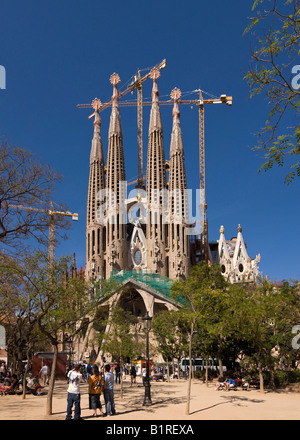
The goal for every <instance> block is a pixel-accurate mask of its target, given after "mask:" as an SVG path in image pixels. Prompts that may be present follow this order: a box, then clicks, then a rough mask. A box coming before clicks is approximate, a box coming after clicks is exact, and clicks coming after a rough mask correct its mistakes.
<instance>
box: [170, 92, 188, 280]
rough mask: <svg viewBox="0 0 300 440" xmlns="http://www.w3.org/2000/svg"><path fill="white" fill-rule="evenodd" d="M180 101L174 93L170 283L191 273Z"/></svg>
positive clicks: (171, 158)
mask: <svg viewBox="0 0 300 440" xmlns="http://www.w3.org/2000/svg"><path fill="white" fill-rule="evenodd" d="M180 97H181V92H180V90H179V89H177V88H175V89H173V90H172V93H171V98H172V99H173V101H174V107H173V128H172V134H171V145H170V160H169V211H170V221H169V277H170V278H171V279H175V278H178V277H180V278H186V277H187V276H188V275H189V269H190V240H189V238H190V237H189V236H188V235H186V228H187V226H188V200H187V194H186V189H187V185H186V174H185V163H184V149H183V142H182V133H181V126H180V112H179V106H178V101H179V99H180Z"/></svg>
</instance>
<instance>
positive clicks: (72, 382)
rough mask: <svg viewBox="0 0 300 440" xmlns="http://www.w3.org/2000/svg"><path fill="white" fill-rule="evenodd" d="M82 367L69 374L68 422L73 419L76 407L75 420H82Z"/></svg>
mask: <svg viewBox="0 0 300 440" xmlns="http://www.w3.org/2000/svg"><path fill="white" fill-rule="evenodd" d="M80 371H81V365H80V364H78V365H76V366H75V368H74V369H73V370H71V371H69V373H68V380H69V386H68V399H67V402H68V406H67V416H66V420H71V419H72V408H73V405H75V412H74V420H80V419H81V417H80V416H81V408H80V382H82V374H81V372H80Z"/></svg>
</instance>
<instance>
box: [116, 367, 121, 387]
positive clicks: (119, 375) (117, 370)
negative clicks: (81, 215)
mask: <svg viewBox="0 0 300 440" xmlns="http://www.w3.org/2000/svg"><path fill="white" fill-rule="evenodd" d="M115 373H116V383H117V382H118V379H119V383H121V370H120V365H119V364H117V365H116V368H115Z"/></svg>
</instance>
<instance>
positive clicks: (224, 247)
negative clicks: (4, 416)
mask: <svg viewBox="0 0 300 440" xmlns="http://www.w3.org/2000/svg"><path fill="white" fill-rule="evenodd" d="M150 77H151V79H152V81H153V87H152V104H151V111H150V121H149V131H148V150H147V170H146V182H145V186H143V185H140V186H138V188H137V191H136V195H135V196H134V197H131V198H127V183H126V172H125V156H124V145H123V134H122V126H121V117H120V111H119V92H118V84H119V82H120V79H119V76H118V75H117V74H113V75H112V76H111V78H110V82H111V84H112V87H113V93H112V105H111V115H110V124H109V132H108V149H107V158H106V161H105V159H104V154H103V144H102V137H101V118H100V114H99V113H100V112H99V108H100V102H99V101H98V100H97V99H95V100H94V102H93V104H94V105H93V106H94V110H95V112H94V118H95V119H94V135H93V139H92V146H91V152H90V172H89V183H88V197H87V223H86V267H85V278H86V279H94V280H97V279H100V278H101V279H109V278H110V277H111V276H116V277H117V278H118V280H119V282H120V286H121V287H120V288H119V289H118V290H117V291H116V292H114V293H113V294H112V296H111V297H110V298H109V299H107V300H105V301H104V303H103V307H108V309H109V306H111V305H112V304H119V305H121V306H122V307H124V310H128V311H131V312H132V313H133V314H134V315H135V316H136V317H138V318H139V320H140V324H142V316H144V315H145V313H146V312H148V313H149V315H150V317H153V316H155V315H156V314H157V313H159V312H160V311H163V310H176V309H177V308H178V306H177V305H176V304H175V303H174V301H173V300H172V297H171V295H170V283H171V281H172V280H175V279H179V278H181V279H186V278H187V277H188V276H189V273H190V268H191V265H192V264H193V258H192V255H191V252H192V250H191V240H190V238H191V237H190V236H189V235H188V233H187V228H189V226H190V224H189V207H188V200H187V196H186V194H187V193H186V190H187V181H186V169H185V159H184V146H183V140H182V132H181V123H180V111H179V100H180V96H181V94H180V90H179V89H177V88H175V89H173V91H172V93H171V98H172V100H173V126H172V133H171V140H170V145H169V148H168V156H169V159H168V160H167V159H166V155H165V146H164V136H163V124H162V118H161V112H160V107H159V92H158V83H157V80H158V78H159V70H157V69H153V71H152V72H151V75H150ZM209 260H210V262H211V263H217V264H220V265H221V268H222V273H223V275H224V276H225V277H226V278H227V279H228V280H229V281H230V282H240V281H248V282H253V281H255V279H256V277H257V276H258V274H259V272H258V267H257V264H258V262H259V256H257V257H256V259H255V260H251V258H249V256H248V254H247V251H246V246H245V243H244V240H243V237H242V234H241V228H240V227H239V230H238V235H237V237H236V239H235V240H233V241H232V240H231V241H226V240H225V236H224V228H223V227H221V229H220V239H219V240H218V243H215V244H210V246H209ZM108 309H107V310H108ZM93 331H94V330H93V326H92V325H90V326H89V328H88V330H87V333H86V335H85V337H84V341H78V353H79V358H80V359H83V358H89V359H90V360H91V357H90V353H91V351H94V352H95V353H96V355H95V356H94V359H93V360H95V359H96V360H97V361H99V362H102V361H103V359H104V355H105V354H104V353H103V352H102V351H101V349H100V351H99V348H98V349H97V347H94V346H93V344H92V343H90V344H88V341H92V340H93ZM105 331H109V329H106V330H105ZM153 342H154V343H155V341H153Z"/></svg>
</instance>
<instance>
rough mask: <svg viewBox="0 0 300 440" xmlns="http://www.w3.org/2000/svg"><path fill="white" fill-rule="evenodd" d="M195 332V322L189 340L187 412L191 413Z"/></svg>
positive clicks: (187, 413)
mask: <svg viewBox="0 0 300 440" xmlns="http://www.w3.org/2000/svg"><path fill="white" fill-rule="evenodd" d="M193 333H194V323H192V325H191V333H190V340H189V359H190V368H189V379H188V390H187V402H186V410H185V414H186V415H189V414H190V400H191V386H192V369H193V364H192V337H193Z"/></svg>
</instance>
